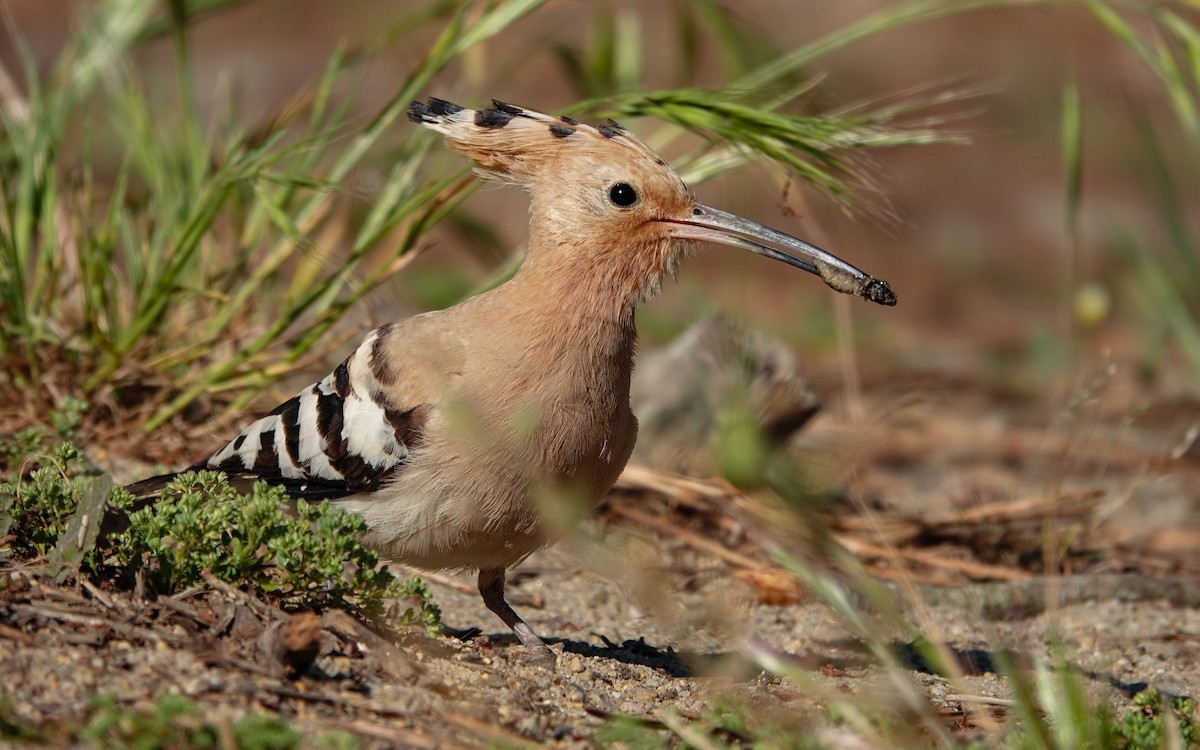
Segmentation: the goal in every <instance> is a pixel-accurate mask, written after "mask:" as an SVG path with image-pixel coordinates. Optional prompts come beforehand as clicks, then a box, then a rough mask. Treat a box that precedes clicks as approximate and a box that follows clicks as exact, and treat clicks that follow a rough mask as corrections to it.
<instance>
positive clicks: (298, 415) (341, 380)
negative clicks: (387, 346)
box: [193, 327, 429, 499]
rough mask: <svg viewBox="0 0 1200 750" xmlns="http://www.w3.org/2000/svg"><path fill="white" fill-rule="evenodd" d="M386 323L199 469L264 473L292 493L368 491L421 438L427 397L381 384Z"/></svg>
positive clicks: (236, 474)
mask: <svg viewBox="0 0 1200 750" xmlns="http://www.w3.org/2000/svg"><path fill="white" fill-rule="evenodd" d="M388 333H389V328H388V327H384V328H382V329H379V330H377V331H373V332H371V334H370V335H368V336H367V338H366V340H364V341H363V343H362V345H361V346H359V348H358V349H357V350H356V351H355V352H354V354H352V355H350V357H348V358H347V359H346V361H344V362H342V363H341V364H340V365H338V367H337V369H335V370H334V371H333V372H332V373H330V374H329V375H328V376H327V377H326V378H325V379H324V380H321V381H320V382H318V383H315V384H313V385H312V386H310V387H308V388H306V389H304V390H303V391H301V392H300V393H298V394H296V395H295V396H294V397H292V398H291V399H289V400H287V401H285V402H284V403H282V404H280V405H279V406H278V407H276V408H275V410H274V411H272V412H271V413H270V414H268V415H266V416H265V417H263V418H262V419H259V420H258V421H256V422H254V423H253V424H251V425H249V426H248V427H246V429H245V430H243V431H242V433H241V434H240V435H238V436H237V438H235V439H234V440H233V441H232V442H231V443H229V444H228V445H226V446H225V447H224V448H223V449H221V450H220V451H218V452H217V453H215V454H213V456H212V457H210V458H209V459H208V460H207V461H203V462H201V463H200V464H197V465H196V466H195V467H193V468H196V469H201V468H208V469H219V470H221V471H224V472H225V473H227V474H229V476H230V478H231V479H232V480H235V481H243V482H244V481H246V480H257V479H261V480H264V481H266V482H269V483H271V484H277V485H281V486H283V487H285V488H287V490H288V492H289V493H290V494H292V495H293V496H295V497H305V498H313V499H320V498H336V497H343V496H346V495H353V494H357V493H369V492H372V491H374V490H376V489H378V488H379V487H380V485H382V484H383V483H384V482H385V481H386V480H387V479H388V478H389V477H391V476H393V475H394V474H395V473H396V472H397V471H399V470H400V469H401V468H402V467H403V465H404V464H405V463H406V461H407V459H408V457H409V454H410V452H411V451H412V449H413V447H414V446H415V445H416V444H417V443H418V442H419V441H420V439H421V433H422V430H423V428H424V425H425V422H426V419H427V417H428V413H429V405H428V404H426V403H418V404H407V405H403V406H397V405H395V404H393V403H392V402H391V401H390V400H389V397H388V395H387V393H386V391H385V390H384V388H383V387H381V384H380V381H379V379H378V378H377V377H376V371H377V370H380V369H381V368H382V367H383V366H384V364H383V363H382V359H381V358H382V355H381V352H380V349H381V346H380V345H381V344H382V343H384V339H385V338H386V336H387V334H388Z"/></svg>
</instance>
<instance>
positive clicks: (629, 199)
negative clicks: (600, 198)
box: [608, 182, 638, 208]
mask: <svg viewBox="0 0 1200 750" xmlns="http://www.w3.org/2000/svg"><path fill="white" fill-rule="evenodd" d="M608 199H609V200H610V201H612V202H613V205H616V206H620V207H621V208H629V207H630V206H632V205H633V204H634V203H637V202H638V194H637V191H636V190H634V189H633V185H630V184H629V183H628V182H618V183H617V184H616V185H613V186H612V187H610V188H609V189H608Z"/></svg>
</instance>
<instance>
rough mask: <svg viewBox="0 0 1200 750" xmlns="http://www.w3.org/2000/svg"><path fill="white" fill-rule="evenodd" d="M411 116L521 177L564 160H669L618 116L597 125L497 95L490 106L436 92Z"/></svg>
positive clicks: (496, 169) (507, 174)
mask: <svg viewBox="0 0 1200 750" xmlns="http://www.w3.org/2000/svg"><path fill="white" fill-rule="evenodd" d="M408 118H409V119H410V120H412V121H413V122H416V123H420V124H421V125H424V126H425V127H427V128H429V129H431V130H435V131H437V132H439V133H441V134H442V135H443V136H445V139H446V144H447V145H448V146H449V147H450V148H451V149H452V150H454V151H455V152H456V153H458V154H460V155H461V156H464V157H466V158H468V159H470V160H471V161H473V162H475V163H476V164H477V165H478V166H479V167H480V168H481V170H482V171H483V172H484V173H485V174H490V175H493V176H497V177H501V178H508V179H511V180H513V181H516V182H520V183H527V182H528V180H529V178H530V177H532V176H533V175H534V174H536V173H537V172H539V171H542V170H544V169H545V168H546V167H547V166H549V165H550V164H552V163H555V162H560V161H562V160H577V159H583V160H589V159H594V160H603V161H607V162H611V161H613V160H614V159H630V160H633V159H649V160H651V161H652V162H653V163H655V164H656V165H658V166H661V167H666V166H667V163H666V162H665V161H664V160H663V159H662V158H661V157H660V156H659V155H658V154H656V153H654V151H652V150H651V149H650V147H649V146H647V145H646V144H644V143H642V142H641V141H640V140H638V138H637V136H635V135H634V134H633V133H631V132H630V131H628V130H626V129H625V128H624V127H622V126H621V125H620V124H618V123H617V122H614V121H613V120H608V121H607V122H605V123H604V124H602V125H597V126H595V127H593V126H591V125H585V124H584V123H581V122H579V121H577V120H574V119H571V118H570V117H554V116H552V115H546V114H542V113H541V112H534V111H532V110H528V109H524V108H522V107H516V106H513V105H511V104H505V103H504V102H501V101H497V100H495V99H493V100H492V107H491V108H490V109H467V108H465V107H462V106H460V105H458V104H454V103H453V102H448V101H445V100H443V99H437V98H433V97H431V98H430V99H429V101H428V102H419V101H414V102H413V103H412V104H411V105H409V108H408Z"/></svg>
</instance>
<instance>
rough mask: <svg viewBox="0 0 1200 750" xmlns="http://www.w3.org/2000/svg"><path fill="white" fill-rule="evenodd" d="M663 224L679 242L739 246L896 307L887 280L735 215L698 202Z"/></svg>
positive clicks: (893, 295) (814, 246) (869, 298)
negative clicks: (688, 211) (684, 214)
mask: <svg viewBox="0 0 1200 750" xmlns="http://www.w3.org/2000/svg"><path fill="white" fill-rule="evenodd" d="M664 221H665V222H666V223H667V224H670V231H671V236H673V237H675V238H677V239H681V240H699V241H702V242H715V243H718V244H721V245H732V246H733V247H740V248H742V249H743V250H749V251H750V252H752V253H758V254H759V255H765V256H766V257H768V258H774V259H775V260H779V261H783V262H784V263H787V264H788V265H789V266H795V267H796V268H803V269H804V270H805V271H808V272H809V273H812V274H816V275H817V276H820V277H821V280H822V281H824V282H825V283H826V284H828V285H829V286H830V287H832V288H833V289H836V290H837V291H839V292H842V293H843V294H853V295H856V296H859V297H862V298H864V299H868V300H870V301H872V302H876V303H878V304H880V305H894V304H896V294H895V292H893V291H892V288H891V287H889V286H888V283H887V282H886V281H883V280H882V279H876V278H872V277H871V276H868V275H867V274H865V273H863V272H862V271H860V270H858V269H857V268H855V267H854V266H852V265H850V264H849V263H847V262H846V261H844V260H842V259H841V258H839V257H837V256H836V255H832V254H830V253H827V252H825V251H824V250H822V249H821V248H819V247H817V246H816V245H810V244H809V243H807V242H804V241H803V240H798V239H796V238H795V237H793V236H791V235H790V234H784V233H783V232H777V231H775V230H774V229H771V228H769V227H764V226H763V225H762V224H759V223H757V222H753V221H750V220H749V219H743V218H742V217H741V216H737V215H736V214H731V213H727V212H725V211H721V210H720V209H716V208H712V207H710V206H704V205H701V204H699V203H697V204H696V206H695V208H694V209H693V211H692V215H691V216H689V217H688V218H686V219H665V220H664Z"/></svg>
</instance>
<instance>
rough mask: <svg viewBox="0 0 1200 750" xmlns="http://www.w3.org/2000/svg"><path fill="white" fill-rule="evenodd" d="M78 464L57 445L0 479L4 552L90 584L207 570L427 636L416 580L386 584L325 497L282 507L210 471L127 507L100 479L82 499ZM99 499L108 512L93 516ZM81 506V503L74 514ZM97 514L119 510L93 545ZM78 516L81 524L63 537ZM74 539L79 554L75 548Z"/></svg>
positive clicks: (429, 620) (268, 493)
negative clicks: (67, 569)
mask: <svg viewBox="0 0 1200 750" xmlns="http://www.w3.org/2000/svg"><path fill="white" fill-rule="evenodd" d="M9 451H10V452H14V449H12V448H10V449H9ZM81 457H82V454H81V453H80V452H79V450H78V449H77V448H76V447H75V446H73V445H71V444H70V443H62V444H60V445H59V447H58V448H56V449H54V450H53V451H52V452H51V453H50V454H48V455H46V454H42V455H40V456H39V457H37V458H36V459H33V458H30V457H26V459H25V460H22V461H21V462H19V463H18V464H17V466H24V465H26V464H27V463H28V461H30V460H36V461H37V462H38V463H39V464H40V465H39V466H38V468H35V469H32V470H31V471H29V472H28V473H26V474H24V475H21V474H20V473H19V472H14V473H10V475H9V476H8V478H7V481H5V482H3V483H0V538H7V539H8V547H9V553H10V554H11V555H15V556H16V557H17V558H20V559H31V558H46V559H47V560H48V561H49V562H51V563H54V564H63V563H65V564H75V565H78V566H79V574H80V575H87V576H90V577H93V578H97V579H113V578H115V579H120V580H126V581H128V580H132V577H133V575H134V574H135V573H136V572H138V571H142V572H143V574H144V576H145V579H146V581H147V582H148V583H150V584H151V585H152V586H153V587H154V589H155V590H156V591H157V592H159V593H161V594H169V593H173V592H177V591H182V590H183V589H186V588H188V587H190V586H192V585H195V584H200V583H203V580H204V579H203V577H204V575H205V574H206V573H211V574H212V575H213V576H215V577H216V578H218V579H219V580H221V581H224V582H226V583H228V584H230V585H233V586H247V587H251V588H252V589H253V590H255V591H257V592H259V593H260V594H261V595H262V596H264V597H265V598H267V599H268V600H270V601H274V602H277V603H278V604H279V605H280V606H282V607H284V608H287V609H294V610H299V609H311V608H326V607H337V608H341V609H346V610H349V611H351V612H354V613H356V614H359V615H361V616H363V617H366V618H368V619H371V620H373V621H375V622H376V623H378V624H380V625H382V626H384V627H395V626H407V625H422V626H424V627H426V628H427V629H429V630H430V631H431V632H432V631H436V629H437V628H438V626H439V613H438V610H437V607H436V605H434V604H433V602H432V601H431V599H430V595H429V590H428V588H427V587H426V586H425V584H424V583H423V582H422V581H421V580H420V579H419V578H417V577H415V576H414V577H412V578H410V579H408V580H405V581H401V580H399V579H397V578H396V577H395V576H393V575H392V573H391V572H390V571H389V570H388V568H386V567H380V565H379V558H378V555H376V554H375V553H374V552H373V551H371V550H369V549H367V548H366V547H365V546H363V544H362V542H361V541H360V535H361V534H362V532H363V531H364V530H365V524H364V522H363V520H362V518H361V517H359V516H356V515H353V514H351V513H347V512H345V511H342V510H339V509H338V508H335V507H334V506H332V505H331V504H330V503H329V502H322V503H320V504H311V503H306V502H303V501H300V502H297V503H295V509H294V512H291V511H289V507H288V506H289V502H288V498H287V497H286V495H285V494H284V492H283V491H282V490H281V489H279V488H275V487H271V486H269V485H267V484H265V483H258V484H255V485H254V486H253V487H252V488H251V490H250V491H249V492H248V493H245V494H243V493H240V492H238V491H237V490H236V489H234V488H233V487H230V486H229V483H228V481H227V480H226V478H225V475H224V474H220V473H217V472H199V473H192V472H189V473H185V474H182V475H180V476H179V477H177V478H176V479H175V480H174V481H173V482H172V483H171V484H170V485H169V486H168V487H167V488H166V489H165V490H164V492H163V493H162V495H161V496H159V498H157V499H156V500H154V501H153V502H152V503H151V504H149V505H146V506H145V507H140V508H135V507H134V502H133V498H132V497H131V496H130V495H129V494H128V493H127V492H125V491H124V490H122V489H114V490H112V492H111V494H109V492H108V488H109V487H111V483H107V484H104V485H103V486H102V487H101V490H102V492H103V493H104V494H103V495H101V496H100V497H91V495H92V494H94V492H95V489H94V488H95V487H96V483H95V481H94V478H93V477H91V476H89V475H87V474H86V473H84V471H83V468H84V467H83V463H82V461H81ZM106 495H107V496H108V506H107V510H106V511H103V510H101V511H99V512H98V510H97V509H98V508H100V507H102V506H103V503H104V499H105V496H106ZM85 499H87V500H89V502H90V504H89V505H87V506H86V507H81V502H82V501H83V500H85ZM106 514H107V515H108V516H109V517H112V516H113V515H114V514H121V515H123V516H124V520H123V521H121V523H120V525H123V526H124V528H123V530H121V531H119V532H114V533H112V534H111V535H110V536H108V537H106V538H98V536H97V532H98V528H99V526H100V525H101V524H102V519H103V517H104V516H105V515H106ZM81 518H84V519H87V520H86V524H87V527H86V529H83V530H78V531H75V530H73V527H72V523H73V522H74V523H76V524H78V523H81V521H80V519H81ZM69 529H72V530H73V533H68V530H69ZM63 540H65V543H64V541H63ZM78 540H82V541H83V543H84V548H83V549H79V550H75V549H73V547H74V546H75V544H76V543H77V541H78ZM2 559H3V551H2V550H0V560H2ZM414 602H415V603H414Z"/></svg>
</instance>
